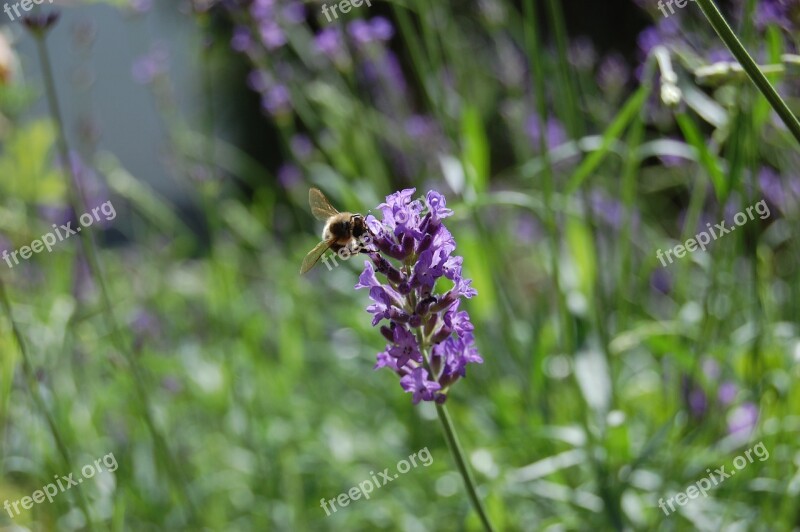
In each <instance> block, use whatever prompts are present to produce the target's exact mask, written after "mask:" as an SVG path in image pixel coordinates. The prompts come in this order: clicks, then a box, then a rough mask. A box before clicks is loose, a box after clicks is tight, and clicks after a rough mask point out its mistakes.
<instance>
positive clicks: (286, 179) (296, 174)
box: [277, 164, 303, 189]
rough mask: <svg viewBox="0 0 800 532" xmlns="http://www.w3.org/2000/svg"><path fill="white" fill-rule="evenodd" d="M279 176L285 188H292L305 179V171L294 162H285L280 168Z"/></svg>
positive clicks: (279, 181)
mask: <svg viewBox="0 0 800 532" xmlns="http://www.w3.org/2000/svg"><path fill="white" fill-rule="evenodd" d="M277 177H278V183H280V184H281V186H282V187H283V188H285V189H290V188H292V187H294V186H295V185H298V184H299V183H300V182H301V181H302V180H303V173H302V172H301V171H300V169H299V168H298V167H297V166H295V165H293V164H284V165H282V166H281V167H280V168H278V174H277Z"/></svg>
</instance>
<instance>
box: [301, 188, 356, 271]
mask: <svg viewBox="0 0 800 532" xmlns="http://www.w3.org/2000/svg"><path fill="white" fill-rule="evenodd" d="M308 204H309V205H310V206H311V214H313V215H314V218H316V219H317V220H321V221H324V222H325V228H324V229H323V230H322V241H321V242H320V243H319V244H317V245H316V246H314V249H312V250H311V251H309V252H308V255H306V258H304V259H303V264H302V265H301V266H300V275H303V274H304V273H306V272H307V271H308V270H310V269H311V268H313V267H314V265H315V264H316V263H317V262H318V261H319V259H320V257H322V255H324V254H325V252H326V251H328V250H329V249H331V250H333V251H339V250H340V249H342V248H344V247H348V246H350V247H351V249H352V250H353V252H358V251H360V249H358V248H357V247H353V246H352V244H354V243H359V242H357V239H360V238H361V237H362V236H364V235H365V234H369V228H367V224H366V223H365V222H364V217H363V216H362V215H360V214H353V213H351V212H339V211H337V210H336V209H334V208H333V206H332V205H331V204H330V202H329V201H328V198H326V197H325V195H324V194H323V193H322V191H321V190H320V189H318V188H312V189H311V190H309V191H308Z"/></svg>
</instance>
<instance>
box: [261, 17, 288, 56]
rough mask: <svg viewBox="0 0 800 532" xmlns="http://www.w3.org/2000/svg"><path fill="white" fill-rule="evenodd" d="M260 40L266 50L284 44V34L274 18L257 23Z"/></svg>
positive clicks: (274, 48)
mask: <svg viewBox="0 0 800 532" xmlns="http://www.w3.org/2000/svg"><path fill="white" fill-rule="evenodd" d="M258 33H259V35H261V42H263V43H264V46H265V47H266V49H267V50H277V49H278V48H280V47H281V46H283V45H284V44H286V34H285V33H284V32H283V30H282V29H281V27H280V26H278V23H277V22H275V21H274V20H265V21H263V22H261V23H260V24H259V25H258Z"/></svg>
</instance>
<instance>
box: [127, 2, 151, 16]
mask: <svg viewBox="0 0 800 532" xmlns="http://www.w3.org/2000/svg"><path fill="white" fill-rule="evenodd" d="M131 8H133V10H134V11H136V12H137V13H139V14H144V13H147V12H148V11H150V10H151V9H152V8H153V0H131Z"/></svg>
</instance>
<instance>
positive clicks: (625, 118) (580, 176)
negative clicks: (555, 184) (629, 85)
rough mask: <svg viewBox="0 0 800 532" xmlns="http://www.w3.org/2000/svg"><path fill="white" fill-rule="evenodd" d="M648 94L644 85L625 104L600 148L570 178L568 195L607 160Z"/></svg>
mask: <svg viewBox="0 0 800 532" xmlns="http://www.w3.org/2000/svg"><path fill="white" fill-rule="evenodd" d="M648 94H649V90H648V89H647V86H644V85H643V86H641V87H639V89H638V90H637V91H636V92H635V93H633V96H631V97H630V98H629V99H628V101H627V102H625V106H624V107H623V108H622V110H621V111H620V112H619V114H618V115H617V116H616V117H615V118H614V121H613V122H611V124H610V125H609V126H608V128H606V130H605V132H604V133H603V140H602V142H601V144H600V147H599V148H598V149H597V150H596V151H594V152H592V153H591V155H589V156H588V157H587V158H586V159H584V160H583V162H581V164H580V166H578V168H577V169H575V172H573V174H572V175H571V176H570V178H569V182H568V183H567V189H566V193H567V194H572V193H573V192H575V191H576V190H578V187H580V186H581V183H583V181H584V179H586V178H587V177H589V174H591V173H592V172H594V171H595V170H596V169H597V167H598V166H600V163H601V162H603V159H605V157H606V155H607V154H608V153H609V151H610V150H611V146H612V145H613V144H614V142H615V141H616V140H617V139H619V138H620V137H621V136H622V132H623V131H625V128H627V127H628V125H629V124H630V123H631V122H632V121H633V120H634V118H636V117H637V116H638V115H639V111H640V109H641V108H642V105H644V102H645V101H646V100H647V95H648Z"/></svg>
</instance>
